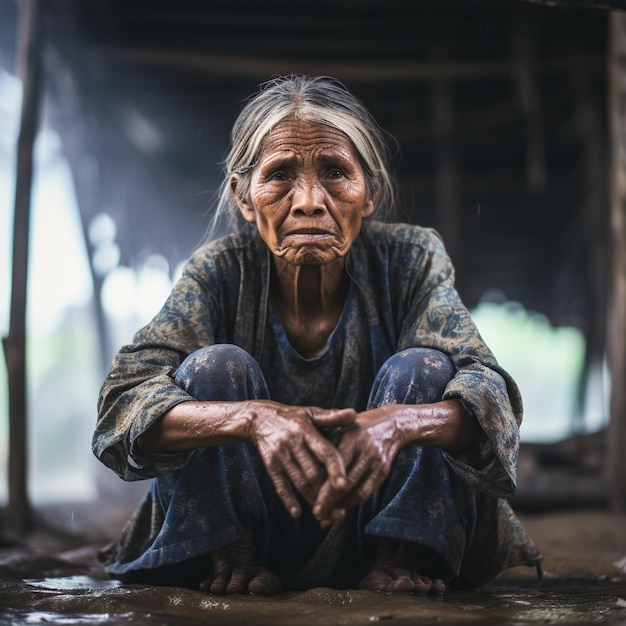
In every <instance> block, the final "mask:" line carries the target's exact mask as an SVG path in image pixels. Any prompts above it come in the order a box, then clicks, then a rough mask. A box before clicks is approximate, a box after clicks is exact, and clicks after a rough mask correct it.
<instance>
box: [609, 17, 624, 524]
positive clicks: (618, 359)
mask: <svg viewBox="0 0 626 626" xmlns="http://www.w3.org/2000/svg"><path fill="white" fill-rule="evenodd" d="M609 24H610V43H609V45H610V50H609V107H610V132H609V136H610V141H611V157H612V164H611V202H610V231H611V234H610V237H611V246H610V255H611V266H612V267H611V284H610V299H609V316H608V342H607V343H608V356H609V369H610V376H611V402H610V412H611V413H610V421H609V429H608V441H607V448H608V449H607V454H608V457H607V472H608V476H609V484H610V488H611V507H612V509H614V510H615V511H618V512H623V511H625V510H626V454H625V453H624V451H625V450H626V157H625V154H626V82H625V81H626V16H625V15H624V14H621V13H613V14H612V15H611V16H610V21H609Z"/></svg>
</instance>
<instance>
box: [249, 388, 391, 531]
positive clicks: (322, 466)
mask: <svg viewBox="0 0 626 626" xmlns="http://www.w3.org/2000/svg"><path fill="white" fill-rule="evenodd" d="M390 409H391V407H382V408H379V409H372V410H370V411H365V412H363V413H357V412H356V411H354V410H353V409H321V408H318V407H293V406H287V405H283V404H280V403H277V402H273V401H269V400H268V401H255V402H254V405H253V410H252V414H253V419H252V421H251V424H250V438H251V440H252V441H253V442H254V443H255V444H256V446H257V448H258V450H259V453H260V455H261V458H262V459H263V462H264V464H265V467H266V468H267V471H268V474H269V476H270V478H271V479H272V481H273V483H274V486H275V488H276V492H277V494H278V496H279V498H280V499H281V501H282V502H283V504H284V505H285V507H286V508H287V510H288V511H289V513H290V515H291V516H292V517H294V518H297V517H299V516H300V514H301V512H302V511H301V506H300V502H299V500H298V497H297V494H300V495H301V496H302V498H303V499H304V500H305V501H306V502H307V503H308V504H309V506H311V509H312V511H313V514H314V515H315V517H316V518H317V519H318V520H319V521H320V523H321V524H322V526H329V525H332V524H337V523H339V522H340V521H341V520H342V519H343V518H344V516H345V514H346V511H347V510H348V509H350V508H351V507H353V506H355V505H356V504H359V503H360V502H364V501H365V500H367V499H368V498H370V497H371V496H372V495H373V494H374V492H375V491H376V489H378V487H379V486H380V485H381V484H382V482H383V481H384V480H385V478H386V477H387V476H388V475H389V471H390V469H391V465H392V463H393V460H394V458H395V456H396V454H397V452H398V450H399V449H400V447H402V437H401V433H400V432H399V431H398V428H397V426H396V421H395V419H394V417H393V415H392V411H391V410H390ZM322 430H324V431H326V432H327V433H329V436H324V434H322V432H321V431H322Z"/></svg>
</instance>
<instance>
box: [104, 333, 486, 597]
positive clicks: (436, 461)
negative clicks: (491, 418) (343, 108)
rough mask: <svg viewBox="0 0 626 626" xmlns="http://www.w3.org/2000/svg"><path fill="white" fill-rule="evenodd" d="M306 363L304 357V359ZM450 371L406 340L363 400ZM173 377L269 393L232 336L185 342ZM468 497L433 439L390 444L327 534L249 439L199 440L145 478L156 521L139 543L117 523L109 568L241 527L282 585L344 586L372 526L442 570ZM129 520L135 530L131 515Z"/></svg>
mask: <svg viewBox="0 0 626 626" xmlns="http://www.w3.org/2000/svg"><path fill="white" fill-rule="evenodd" d="M340 328H341V325H340ZM340 328H338V330H340ZM315 360H320V361H322V369H324V367H323V361H324V355H322V356H320V357H319V359H315ZM308 368H309V369H314V367H313V363H312V362H310V361H309V363H308ZM452 375H453V368H452V364H451V363H450V361H449V359H448V358H447V357H446V356H445V355H443V354H442V353H441V352H437V351H435V350H430V349H424V348H412V349H410V350H405V351H403V352H401V353H398V354H396V355H393V356H392V357H390V359H388V360H387V362H386V363H385V364H384V365H383V367H382V368H381V371H380V372H379V374H378V375H377V377H376V379H375V381H374V386H373V389H372V393H371V395H370V401H369V402H368V404H367V408H375V407H377V406H383V405H385V404H397V403H405V404H408V403H411V404H417V403H422V402H437V401H438V400H439V399H440V398H441V394H442V393H443V390H444V389H445V387H446V384H447V382H448V381H449V379H450V378H451V376H452ZM296 380H297V381H298V382H299V383H300V384H297V383H296V385H295V386H296V389H295V390H293V393H296V392H297V388H298V387H304V386H305V382H306V381H305V379H304V378H302V379H299V378H298V379H296ZM176 381H177V383H179V384H180V385H181V386H182V387H184V388H185V390H186V391H188V392H189V393H190V394H191V395H193V397H195V398H197V399H199V400H207V401H212V400H225V401H237V400H249V399H267V398H268V397H269V393H268V389H267V385H266V384H265V381H264V380H263V375H262V372H261V369H260V367H259V366H258V365H257V364H256V363H255V362H254V361H253V359H252V357H250V356H249V355H248V354H247V353H246V352H244V351H243V350H241V349H240V348H238V347H236V346H232V345H223V344H217V345H215V346H208V347H207V348H204V349H202V350H199V351H198V352H196V353H194V354H192V355H191V356H190V357H188V358H187V359H186V360H185V362H184V363H183V365H182V366H181V368H180V369H179V372H178V374H177V376H176ZM251 392H252V394H253V395H251ZM329 434H330V433H329ZM207 476H210V477H211V480H210V481H207V478H206V477H207ZM198 494H201V496H199V495H198ZM474 500H475V498H474V493H473V490H471V489H467V488H464V484H463V483H462V481H461V479H460V478H458V477H456V476H455V474H454V473H453V472H451V471H450V468H449V466H448V464H447V463H446V461H445V459H444V457H443V455H442V453H441V450H439V449H434V448H431V449H425V448H422V447H420V446H409V447H407V448H405V449H404V450H402V451H401V452H400V454H399V456H398V458H397V459H396V461H395V463H394V466H393V469H392V472H391V475H390V477H389V478H388V479H387V481H386V482H385V484H384V485H383V486H382V487H381V489H380V490H379V491H378V492H377V493H376V494H375V495H374V496H373V497H372V498H371V499H370V500H369V501H368V502H366V503H364V504H362V505H361V506H360V507H358V508H357V509H355V510H354V512H353V515H352V516H351V517H350V518H349V519H348V520H347V521H346V522H344V525H343V526H344V527H341V528H339V529H337V530H333V531H331V532H329V533H327V534H326V533H325V532H324V531H322V529H321V528H320V526H319V523H318V522H317V520H315V519H314V518H313V517H312V516H311V515H310V512H309V509H308V507H306V506H305V507H304V508H305V510H306V511H307V515H305V516H304V517H303V518H300V519H297V520H294V519H292V518H291V517H290V516H289V515H287V514H286V512H285V509H284V507H283V505H282V503H280V501H279V500H278V498H277V496H276V493H275V490H274V488H273V486H272V484H271V481H270V479H269V477H268V476H267V473H266V471H265V470H264V467H263V463H262V461H261V459H260V457H259V455H258V453H257V451H256V448H255V447H254V446H253V445H252V444H246V443H240V444H236V445H230V446H220V447H216V448H209V449H204V450H198V451H197V452H196V453H195V454H194V456H193V458H192V459H191V460H190V462H189V463H188V464H187V465H186V466H185V468H183V469H181V470H177V471H175V472H170V473H168V474H164V475H162V476H159V477H157V478H156V479H155V480H154V482H153V484H152V488H151V492H150V495H149V496H148V498H147V501H146V503H145V505H144V515H145V517H146V520H153V519H155V518H161V519H163V522H162V524H161V525H160V530H159V533H158V535H157V536H156V538H155V539H154V541H153V542H152V543H151V545H150V547H149V548H148V549H147V550H145V551H144V550H143V549H142V547H141V544H142V541H137V538H136V536H135V535H134V533H130V534H129V535H126V534H124V536H123V537H122V540H121V541H120V545H119V546H118V550H117V553H116V561H115V562H114V563H112V564H111V565H110V567H109V568H108V571H109V573H110V574H112V575H116V576H119V577H121V578H123V579H124V578H126V579H130V580H136V579H138V578H141V577H142V575H145V572H143V571H142V570H147V569H148V570H155V569H157V568H163V567H164V566H168V565H171V564H173V563H180V562H182V561H188V560H190V559H193V558H195V557H197V556H198V555H202V554H207V553H208V552H210V551H212V550H215V549H217V548H219V547H222V546H224V545H229V544H231V543H234V542H235V541H238V540H240V539H242V538H243V537H244V536H245V535H247V534H248V532H250V531H251V532H252V534H253V536H254V537H255V544H256V548H257V559H258V561H259V562H260V564H262V565H264V566H266V567H268V568H269V569H270V570H271V571H273V572H275V573H276V574H277V575H278V576H279V578H281V580H283V581H285V582H286V584H287V586H288V587H291V588H297V589H308V588H311V587H315V586H334V587H353V586H355V585H356V583H357V582H358V580H359V579H360V578H361V577H363V576H364V575H365V573H366V571H367V564H368V563H370V562H371V560H372V556H373V551H374V547H375V544H374V542H373V541H372V538H373V536H384V537H393V538H397V539H403V540H407V541H412V542H414V543H418V544H420V545H421V546H423V547H426V548H428V549H429V551H430V553H431V554H432V556H433V560H435V559H436V561H437V562H436V563H432V564H431V565H430V568H431V571H429V572H428V573H429V574H431V575H434V573H436V574H437V575H438V577H442V578H446V579H449V578H450V575H451V574H458V573H459V571H460V564H461V560H462V558H463V553H464V552H465V546H466V545H468V544H469V543H470V541H471V536H472V533H473V529H474V525H475V501H474ZM131 529H133V530H136V527H135V524H134V523H133V524H131ZM329 546H332V549H329ZM433 568H434V569H435V570H436V571H434V570H433ZM208 571H209V567H208V565H207V566H206V570H205V572H204V574H202V573H201V572H199V575H200V576H201V577H202V576H204V577H206V576H207V575H208ZM424 573H426V572H424ZM156 575H158V573H157V572H151V573H150V574H149V576H150V577H151V578H154V576H156ZM163 576H164V577H166V576H167V572H164V574H163ZM199 582H200V580H198V581H197V583H199Z"/></svg>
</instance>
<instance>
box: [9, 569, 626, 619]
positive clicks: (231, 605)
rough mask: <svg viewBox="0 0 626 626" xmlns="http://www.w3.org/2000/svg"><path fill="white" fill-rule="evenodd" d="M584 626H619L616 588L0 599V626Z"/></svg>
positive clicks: (120, 591)
mask: <svg viewBox="0 0 626 626" xmlns="http://www.w3.org/2000/svg"><path fill="white" fill-rule="evenodd" d="M2 607H6V608H2ZM207 623H211V624H214V625H221V626H229V625H242V626H243V625H249V624H254V625H255V626H327V625H333V626H334V625H339V624H341V625H344V626H357V625H362V624H371V623H384V624H392V625H394V626H416V625H418V624H436V623H438V624H446V626H470V625H475V624H480V626H501V625H511V626H520V625H524V626H533V625H539V624H541V625H550V624H552V625H555V626H583V625H585V626H587V625H589V624H603V625H604V624H608V625H610V626H625V625H626V582H624V581H619V582H609V581H569V582H568V581H565V582H564V581H549V580H545V579H544V581H541V582H540V581H536V582H532V583H524V582H522V583H519V584H514V583H506V584H499V585H492V586H488V587H485V588H482V589H478V590H474V591H463V592H461V591H452V592H449V593H447V594H445V595H443V596H414V595H409V594H377V593H374V592H369V591H363V590H344V591H341V590H336V589H328V588H316V589H310V590H309V591H306V592H303V593H293V592H292V593H285V594H280V595H279V596H273V597H264V596H251V595H239V596H237V595H235V596H211V595H207V594H204V593H200V592H197V591H193V590H190V589H183V588H179V587H150V586H147V585H122V584H120V583H119V582H117V581H112V580H108V579H99V578H91V577H89V576H82V575H76V576H65V577H56V578H53V577H47V578H31V579H26V580H24V581H23V582H21V583H19V584H18V583H15V586H13V587H11V589H9V588H6V589H5V593H4V594H2V593H0V626H9V625H11V626H16V625H24V626H29V625H31V624H58V625H66V626H83V625H87V624H92V625H94V626H103V625H106V626H116V625H119V626H126V625H127V624H133V625H134V624H141V625H142V626H143V625H145V626H200V625H204V624H207Z"/></svg>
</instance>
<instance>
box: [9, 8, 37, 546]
mask: <svg viewBox="0 0 626 626" xmlns="http://www.w3.org/2000/svg"><path fill="white" fill-rule="evenodd" d="M19 7H20V13H19V30H18V62H19V64H20V67H19V73H20V76H21V78H22V88H23V91H22V113H21V115H22V117H21V125H20V132H19V137H18V143H17V176H16V186H15V217H14V224H13V267H12V283H11V308H10V318H9V333H8V335H7V337H6V338H5V339H4V341H3V344H4V352H5V357H6V361H7V369H8V382H9V501H8V508H7V518H6V521H7V530H8V531H9V532H10V533H11V534H17V535H20V534H22V533H24V532H25V531H26V530H28V528H29V527H30V525H31V522H32V512H31V506H30V503H29V499H28V475H27V467H28V454H27V424H26V422H27V410H26V292H27V279H28V251H29V227H30V198H31V183H32V177H33V143H34V140H35V134H36V131H37V118H38V111H39V95H40V90H41V85H40V82H41V65H40V58H39V45H40V42H39V37H38V31H39V0H22V2H20V5H19Z"/></svg>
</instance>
